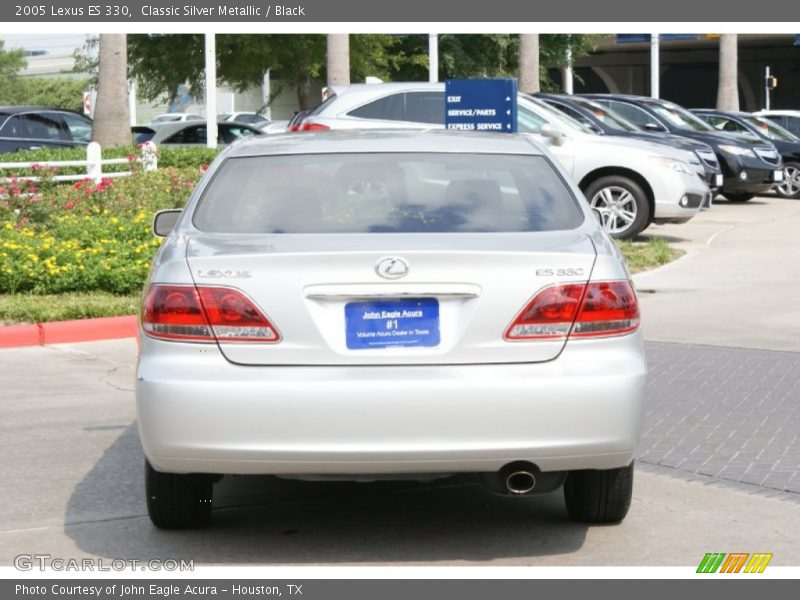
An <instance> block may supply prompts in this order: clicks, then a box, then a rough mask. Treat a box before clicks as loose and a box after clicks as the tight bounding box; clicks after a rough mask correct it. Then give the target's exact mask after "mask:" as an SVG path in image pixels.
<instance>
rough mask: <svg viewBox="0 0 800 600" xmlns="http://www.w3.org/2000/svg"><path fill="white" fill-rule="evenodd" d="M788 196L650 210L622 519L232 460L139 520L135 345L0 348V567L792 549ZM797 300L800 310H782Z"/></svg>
mask: <svg viewBox="0 0 800 600" xmlns="http://www.w3.org/2000/svg"><path fill="white" fill-rule="evenodd" d="M798 221H800V201H797V202H793V201H784V200H778V199H775V198H759V199H757V200H754V201H752V202H750V203H747V204H742V205H731V204H728V203H726V202H724V201H721V202H719V203H718V204H717V205H715V206H714V208H713V209H712V210H710V211H708V212H705V213H703V214H701V215H700V216H698V217H697V218H696V219H694V220H693V221H692V222H690V223H689V224H685V225H668V226H659V227H653V228H651V229H650V230H648V232H647V235H662V236H667V237H669V238H670V239H671V240H672V241H673V242H674V243H675V244H676V245H677V246H678V247H680V248H683V249H685V250H686V251H687V254H686V256H685V257H684V258H682V259H680V260H678V261H677V262H675V263H673V264H671V265H669V266H667V267H663V268H661V269H657V270H655V271H653V272H651V273H645V274H641V275H638V276H637V277H636V284H637V287H638V288H639V290H640V292H641V300H642V309H643V318H644V332H645V337H646V340H647V342H646V351H647V355H648V361H649V364H650V369H651V377H650V383H649V390H648V415H647V421H646V427H645V432H644V435H643V438H642V444H641V447H640V452H639V460H638V463H637V470H636V479H635V487H634V500H633V504H632V507H631V512H630V514H629V516H628V518H627V519H626V520H625V521H624V522H623V523H622V524H621V525H617V526H602V527H586V526H582V525H576V524H573V523H571V522H569V521H568V519H567V515H566V511H565V509H564V506H563V500H562V497H561V495H560V493H556V494H551V495H546V496H541V497H531V498H524V499H517V498H506V497H497V496H493V495H491V494H490V493H488V492H486V491H485V490H484V489H483V488H481V487H480V486H479V485H478V484H477V483H476V482H475V481H474V479H473V478H471V477H459V478H452V479H446V480H440V481H438V482H434V483H430V484H416V483H406V482H391V483H389V482H385V483H345V482H343V483H305V482H295V481H287V480H280V479H276V478H272V477H228V478H225V480H223V481H222V482H221V483H220V484H218V487H217V490H216V492H215V493H216V496H215V514H214V521H213V524H212V526H211V527H210V528H208V529H206V530H200V531H189V532H164V531H159V530H156V529H155V528H154V527H152V526H151V525H150V523H149V520H148V519H147V517H146V510H145V503H144V490H143V482H142V460H143V457H142V454H141V447H140V444H139V439H138V434H137V431H136V422H135V409H134V400H133V373H134V361H135V350H136V349H135V342H134V341H133V340H115V341H107V342H94V343H86V344H74V345H59V346H50V347H43V348H21V349H10V350H2V351H0V398H2V401H0V430H2V436H0V453H2V456H3V457H4V460H3V461H2V462H0V465H1V466H0V469H2V470H1V471H0V473H1V474H2V477H3V481H4V482H5V485H4V496H5V502H4V503H3V504H2V505H0V548H2V552H0V564H10V563H11V561H12V560H13V557H14V556H15V555H17V554H20V553H48V554H51V555H52V556H60V557H64V558H81V557H86V556H98V557H108V558H115V557H127V558H151V557H157V558H167V557H170V558H193V559H194V560H195V561H196V563H197V564H276V565H283V564H301V565H311V564H314V565H316V564H359V565H361V564H384V565H385V564H389V565H395V564H435V565H449V564H492V565H501V564H530V565H696V564H697V563H698V562H699V561H700V559H701V558H702V557H703V555H704V554H705V553H706V552H737V551H738V552H741V551H744V552H772V553H774V555H775V556H774V559H773V562H772V563H771V564H773V565H800V546H798V544H797V536H796V532H797V531H800V474H798V473H799V472H800V442H799V441H798V433H799V432H800V409H798V405H800V402H798V399H800V389H799V388H800V383H799V382H800V366H799V365H800V362H799V361H798V358H800V354H797V352H798V351H800V331H799V330H798V322H799V320H798V319H797V317H800V314H798V313H797V311H798V310H800V309H798V308H797V306H796V305H795V302H794V300H793V299H796V298H798V297H800V277H798V275H800V273H799V272H798V268H799V267H798V264H797V261H796V260H793V259H792V257H793V256H795V257H796V256H797V253H796V252H794V251H793V250H792V246H793V243H792V242H793V240H794V239H795V238H796V235H795V233H794V232H795V231H796V227H797V224H798ZM792 315H795V318H793V317H792Z"/></svg>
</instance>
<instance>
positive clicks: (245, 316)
mask: <svg viewBox="0 0 800 600" xmlns="http://www.w3.org/2000/svg"><path fill="white" fill-rule="evenodd" d="M198 290H199V291H200V300H201V301H202V303H203V308H204V309H205V311H206V315H207V316H208V322H209V323H210V324H211V328H212V329H213V331H214V335H216V336H217V339H218V340H219V341H224V342H270V343H275V342H278V341H280V335H279V334H278V330H277V329H276V328H275V327H274V326H273V325H272V323H270V321H269V319H267V317H265V316H264V315H263V313H262V312H261V311H260V310H259V309H258V307H257V306H256V305H255V304H254V303H253V302H252V301H251V300H250V298H248V297H247V296H245V295H244V294H243V293H242V292H240V291H239V290H235V289H232V288H221V287H220V288H218V287H200V288H198Z"/></svg>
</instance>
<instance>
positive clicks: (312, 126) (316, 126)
mask: <svg viewBox="0 0 800 600" xmlns="http://www.w3.org/2000/svg"><path fill="white" fill-rule="evenodd" d="M329 130H330V127H328V126H327V125H323V124H322V123H300V128H299V129H298V131H329Z"/></svg>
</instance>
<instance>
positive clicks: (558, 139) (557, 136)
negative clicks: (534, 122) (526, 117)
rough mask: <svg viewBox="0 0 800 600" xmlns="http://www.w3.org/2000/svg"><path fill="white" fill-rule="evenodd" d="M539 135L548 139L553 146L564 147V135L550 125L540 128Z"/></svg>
mask: <svg viewBox="0 0 800 600" xmlns="http://www.w3.org/2000/svg"><path fill="white" fill-rule="evenodd" d="M539 134H540V135H542V136H544V137H546V138H548V139H549V140H550V141H551V142H552V144H553V146H563V145H564V134H563V133H561V132H560V131H559V130H558V129H556V128H555V127H553V126H552V125H550V123H546V124H544V125H542V128H541V129H540V130H539Z"/></svg>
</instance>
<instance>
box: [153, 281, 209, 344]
mask: <svg viewBox="0 0 800 600" xmlns="http://www.w3.org/2000/svg"><path fill="white" fill-rule="evenodd" d="M142 329H144V331H145V333H147V334H148V335H151V336H153V337H157V338H162V339H168V340H171V339H176V340H177V339H180V340H203V341H213V340H214V336H213V335H212V333H211V327H210V326H209V324H208V321H207V320H206V315H205V313H204V312H203V307H202V305H201V304H200V297H199V296H198V295H197V290H196V289H194V286H188V285H154V286H152V287H151V288H150V289H149V290H148V292H147V296H146V297H145V300H144V309H143V310H142Z"/></svg>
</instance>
